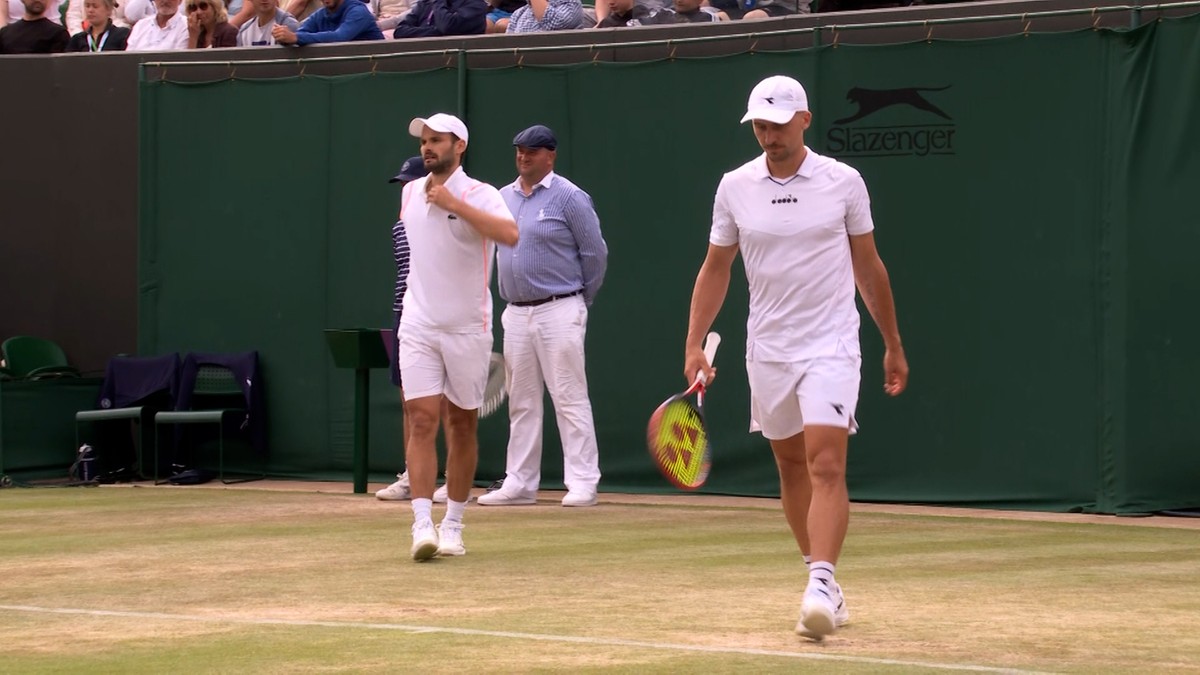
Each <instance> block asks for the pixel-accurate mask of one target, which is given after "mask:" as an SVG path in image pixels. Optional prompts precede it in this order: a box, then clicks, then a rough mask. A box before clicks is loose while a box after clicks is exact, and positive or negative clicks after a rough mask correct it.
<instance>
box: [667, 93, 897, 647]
mask: <svg viewBox="0 0 1200 675" xmlns="http://www.w3.org/2000/svg"><path fill="white" fill-rule="evenodd" d="M746 107H747V109H746V115H745V116H744V117H742V122H743V123H744V122H751V123H752V124H753V127H754V136H755V138H757V139H758V143H759V145H760V146H761V147H762V149H763V154H762V155H760V156H758V157H756V158H754V159H753V160H751V161H749V162H747V163H746V164H744V165H742V166H740V167H738V168H737V169H735V170H733V171H731V172H729V173H727V174H725V176H724V177H723V178H722V179H721V182H720V184H719V185H718V187H717V194H716V200H715V202H714V205H713V224H712V231H711V233H710V234H709V247H708V255H707V257H706V258H705V260H704V264H703V265H702V266H701V268H700V272H699V274H698V275H697V276H696V286H695V288H694V289H693V291H692V304H691V313H690V318H689V322H688V335H687V343H686V349H685V365H684V377H686V378H687V381H688V382H691V381H693V380H694V379H695V377H696V373H697V372H698V371H699V370H700V369H702V368H703V369H704V371H705V373H706V374H707V375H708V379H709V382H712V379H713V377H714V375H715V372H714V371H713V369H712V368H711V366H709V365H708V363H707V361H706V360H705V358H704V353H703V351H702V350H701V341H702V340H703V339H704V336H705V335H706V334H707V333H708V330H709V328H710V327H711V326H712V323H713V320H714V319H715V318H716V315H717V313H718V312H719V311H720V309H721V305H722V304H723V303H724V301H725V295H726V293H727V291H728V289H729V278H730V270H731V268H732V264H733V260H734V258H735V257H737V254H738V252H739V250H740V251H741V254H742V258H743V262H744V266H745V269H746V278H747V280H748V282H749V287H750V311H749V318H748V320H747V326H746V333H747V336H746V338H747V339H746V372H747V375H748V377H749V383H750V414H751V423H750V428H751V431H762V434H763V435H764V436H765V437H766V438H767V440H768V441H770V444H771V450H772V452H773V453H774V455H775V463H776V465H777V466H778V468H779V488H780V495H781V497H782V501H783V512H784V516H785V517H786V518H787V522H788V525H789V526H790V527H791V529H792V534H793V535H794V536H795V538H796V542H797V543H798V544H799V545H800V552H801V553H802V554H803V555H804V561H805V563H806V564H807V565H808V569H809V580H808V586H807V588H806V589H805V591H804V596H803V599H802V600H801V605H800V620H799V622H798V623H797V624H796V632H797V633H799V634H801V635H803V636H805V637H808V638H812V639H817V640H820V639H822V638H824V637H825V636H826V635H829V634H831V633H833V632H834V630H835V629H836V628H837V627H838V626H841V625H843V624H844V623H846V621H847V620H848V619H849V612H848V611H847V609H846V604H845V599H844V598H843V596H842V590H841V587H840V586H839V585H838V584H837V582H835V581H834V576H833V573H834V566H835V565H836V564H837V561H838V555H839V554H840V553H841V549H842V543H843V541H844V540H845V538H846V528H847V524H848V522H849V519H850V500H849V495H848V493H847V490H846V448H847V445H848V441H849V435H850V434H852V433H854V432H855V431H856V430H857V428H858V426H857V423H856V422H855V419H854V412H855V407H856V406H857V404H858V386H859V378H860V373H859V371H860V369H861V365H862V355H861V353H860V351H859V343H858V329H859V316H858V309H857V308H856V307H855V304H854V289H855V285H857V287H858V290H859V292H860V293H861V294H862V298H863V302H864V304H865V305H866V307H867V309H868V311H870V313H871V316H872V318H874V320H875V324H876V325H877V326H878V327H879V331H880V333H881V334H882V335H883V341H884V346H885V348H886V351H885V353H884V357H883V370H884V385H883V388H884V391H885V392H887V393H888V394H890V395H892V396H896V395H898V394H899V393H900V392H902V391H904V388H905V386H906V385H907V383H908V362H907V361H906V360H905V358H904V348H903V347H902V346H901V343H900V330H899V328H898V326H897V324H896V310H895V305H894V303H893V301H892V289H891V284H890V282H889V280H888V274H887V269H886V268H885V267H884V265H883V261H882V260H880V258H879V253H878V252H877V251H876V249H875V238H874V235H873V234H872V232H873V230H874V224H873V222H872V221H871V210H870V198H869V197H868V196H867V188H866V184H865V183H864V182H863V179H862V176H860V175H859V173H858V172H857V171H855V170H854V169H852V168H850V167H849V166H846V165H845V164H842V163H841V162H839V161H837V160H835V159H832V158H829V157H824V156H821V155H818V154H817V153H815V152H813V151H812V150H811V149H810V148H808V147H806V146H805V145H804V131H805V130H806V129H808V127H809V124H810V123H811V122H812V113H810V112H809V110H808V96H807V94H806V93H805V91H804V87H802V86H801V85H800V83H799V82H797V81H796V80H794V79H792V78H790V77H784V76H780V75H776V76H773V77H768V78H767V79H765V80H763V81H762V82H760V83H758V85H757V86H755V87H754V89H753V90H752V91H751V92H750V100H749V102H748V104H747V106H746Z"/></svg>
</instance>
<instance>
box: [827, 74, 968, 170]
mask: <svg viewBox="0 0 1200 675" xmlns="http://www.w3.org/2000/svg"><path fill="white" fill-rule="evenodd" d="M949 88H950V85H946V86H944V87H905V88H903V89H864V88H862V87H854V88H852V89H850V91H848V92H846V100H848V101H850V102H851V103H853V104H855V105H856V106H857V110H855V111H854V112H852V113H850V114H849V115H846V116H845V117H843V118H841V119H839V120H835V121H834V123H833V126H832V127H830V129H829V131H828V132H827V133H826V134H825V140H826V142H827V145H826V149H827V150H828V152H829V153H830V154H833V155H837V156H840V157H901V156H917V157H925V156H928V155H953V154H954V132H955V131H957V127H956V125H955V124H954V118H952V117H951V116H950V115H949V114H948V113H947V112H946V111H945V110H943V109H942V108H941V106H939V105H938V104H937V103H935V102H934V101H931V100H930V96H929V94H930V93H932V92H940V91H945V90H947V89H949ZM933 98H934V99H935V100H936V97H933ZM894 106H904V107H908V108H916V109H917V110H920V111H922V112H923V113H928V114H929V115H931V116H933V117H936V118H938V119H937V121H933V120H931V121H930V122H928V123H926V124H896V125H870V126H869V125H867V124H856V122H859V121H860V120H862V119H864V118H867V117H870V116H872V115H875V114H877V113H879V112H880V111H883V110H886V109H888V108H892V107H894ZM885 117H886V116H885Z"/></svg>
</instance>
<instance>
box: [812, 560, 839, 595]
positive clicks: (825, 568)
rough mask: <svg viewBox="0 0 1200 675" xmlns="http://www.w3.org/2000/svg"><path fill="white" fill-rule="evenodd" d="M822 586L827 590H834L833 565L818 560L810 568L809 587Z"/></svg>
mask: <svg viewBox="0 0 1200 675" xmlns="http://www.w3.org/2000/svg"><path fill="white" fill-rule="evenodd" d="M813 584H821V585H822V586H824V587H825V588H829V589H832V588H833V563H831V562H825V561H824V560H818V561H817V562H814V563H810V564H809V566H808V585H809V586H812V585H813Z"/></svg>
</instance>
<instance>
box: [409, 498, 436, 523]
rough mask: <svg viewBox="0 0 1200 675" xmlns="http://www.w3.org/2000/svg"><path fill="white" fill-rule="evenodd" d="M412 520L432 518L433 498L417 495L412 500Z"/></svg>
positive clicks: (417, 521)
mask: <svg viewBox="0 0 1200 675" xmlns="http://www.w3.org/2000/svg"><path fill="white" fill-rule="evenodd" d="M412 510H413V522H414V523H419V522H421V521H423V520H433V500H432V499H425V498H421V497H418V498H416V499H414V500H412Z"/></svg>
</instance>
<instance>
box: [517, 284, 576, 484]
mask: <svg viewBox="0 0 1200 675" xmlns="http://www.w3.org/2000/svg"><path fill="white" fill-rule="evenodd" d="M587 316H588V310H587V305H585V304H584V302H583V296H580V295H576V296H573V297H570V298H563V299H561V300H554V301H552V302H548V303H546V304H544V305H538V306H536V307H515V306H513V305H509V306H508V307H507V308H506V309H505V310H504V315H503V317H502V319H501V321H502V322H503V325H504V369H505V376H506V379H507V383H508V418H509V436H508V460H507V467H506V474H507V475H506V476H505V478H504V490H505V491H506V492H513V493H514V494H523V495H527V494H533V493H536V492H537V490H538V485H539V484H540V483H541V480H542V416H543V412H542V399H543V397H544V391H545V390H546V389H549V390H550V399H551V400H552V401H553V402H554V414H555V417H556V419H557V420H558V434H559V436H560V437H561V438H562V444H563V483H564V484H566V486H567V489H568V490H581V491H584V492H593V493H594V492H595V491H596V485H597V483H599V482H600V452H599V449H598V447H597V445H596V425H595V423H594V422H593V420H592V402H591V401H590V400H588V390H587V373H586V372H585V371H584V358H583V340H584V336H585V335H586V334H587Z"/></svg>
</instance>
